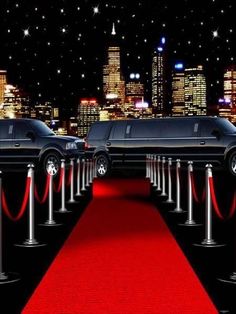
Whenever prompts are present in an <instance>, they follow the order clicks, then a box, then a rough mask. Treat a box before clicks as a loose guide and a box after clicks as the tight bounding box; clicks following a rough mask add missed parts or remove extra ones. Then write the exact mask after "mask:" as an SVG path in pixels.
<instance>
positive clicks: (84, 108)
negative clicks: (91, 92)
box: [78, 98, 99, 137]
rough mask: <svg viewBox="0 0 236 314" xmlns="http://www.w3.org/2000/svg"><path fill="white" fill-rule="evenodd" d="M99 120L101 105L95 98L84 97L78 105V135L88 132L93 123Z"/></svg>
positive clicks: (82, 135) (84, 134)
mask: <svg viewBox="0 0 236 314" xmlns="http://www.w3.org/2000/svg"><path fill="white" fill-rule="evenodd" d="M98 120H99V105H98V102H97V99H95V98H83V99H81V102H80V104H79V107H78V135H79V136H81V137H84V136H86V135H87V134H88V131H89V128H90V126H91V124H92V123H94V122H96V121H98Z"/></svg>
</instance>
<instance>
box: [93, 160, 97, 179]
mask: <svg viewBox="0 0 236 314" xmlns="http://www.w3.org/2000/svg"><path fill="white" fill-rule="evenodd" d="M93 160H94V178H97V157H96V156H94V157H93Z"/></svg>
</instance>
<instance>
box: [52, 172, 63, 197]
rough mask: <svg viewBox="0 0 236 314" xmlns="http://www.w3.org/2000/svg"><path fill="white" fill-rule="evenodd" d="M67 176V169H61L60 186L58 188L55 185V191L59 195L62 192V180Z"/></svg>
mask: <svg viewBox="0 0 236 314" xmlns="http://www.w3.org/2000/svg"><path fill="white" fill-rule="evenodd" d="M64 175H65V169H64V168H61V169H60V177H59V184H58V187H56V185H55V183H54V191H55V192H56V193H59V192H60V191H61V187H62V179H63V176H64Z"/></svg>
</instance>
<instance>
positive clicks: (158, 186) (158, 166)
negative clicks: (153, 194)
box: [157, 156, 161, 192]
mask: <svg viewBox="0 0 236 314" xmlns="http://www.w3.org/2000/svg"><path fill="white" fill-rule="evenodd" d="M160 163H161V157H160V156H158V157H157V191H158V192H160V191H161V173H160Z"/></svg>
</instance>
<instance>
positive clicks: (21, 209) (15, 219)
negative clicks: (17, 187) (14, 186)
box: [2, 177, 31, 221]
mask: <svg viewBox="0 0 236 314" xmlns="http://www.w3.org/2000/svg"><path fill="white" fill-rule="evenodd" d="M30 184H31V178H30V177H27V180H26V188H25V195H24V198H23V202H22V205H21V208H20V210H19V213H18V214H17V215H16V216H15V217H14V216H13V215H12V214H11V212H10V210H9V208H8V205H7V200H6V195H5V192H4V190H3V189H2V207H3V211H4V213H5V214H6V216H7V217H8V218H9V219H11V220H12V221H18V220H20V219H21V218H22V216H23V215H24V213H25V211H26V206H27V203H28V199H29V192H30Z"/></svg>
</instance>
